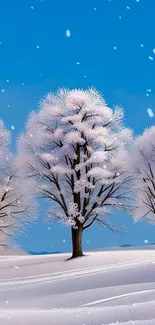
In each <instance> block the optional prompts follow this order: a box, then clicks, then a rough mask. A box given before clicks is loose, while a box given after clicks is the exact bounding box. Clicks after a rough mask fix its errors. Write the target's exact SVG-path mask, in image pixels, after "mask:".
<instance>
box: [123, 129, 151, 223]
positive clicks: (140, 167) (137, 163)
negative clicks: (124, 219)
mask: <svg viewBox="0 0 155 325" xmlns="http://www.w3.org/2000/svg"><path fill="white" fill-rule="evenodd" d="M129 169H130V170H131V171H132V172H133V189H134V194H135V198H136V204H135V210H134V219H135V221H139V220H142V219H144V218H146V219H147V220H148V221H149V222H151V223H155V126H152V127H151V128H148V129H146V130H145V131H144V133H143V135H141V136H139V137H138V138H137V139H136V140H135V142H134V145H133V150H132V154H131V158H130V167H129Z"/></svg>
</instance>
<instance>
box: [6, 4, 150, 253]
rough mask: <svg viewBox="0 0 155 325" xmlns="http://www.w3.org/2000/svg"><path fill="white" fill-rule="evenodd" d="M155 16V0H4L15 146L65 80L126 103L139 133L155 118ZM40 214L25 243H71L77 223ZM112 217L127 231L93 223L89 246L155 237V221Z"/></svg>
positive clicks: (37, 246)
mask: <svg viewBox="0 0 155 325" xmlns="http://www.w3.org/2000/svg"><path fill="white" fill-rule="evenodd" d="M127 6H129V7H130V9H127ZM31 7H33V8H34V9H32V8H31ZM94 8H96V10H94ZM119 16H121V19H119ZM154 17H155V1H154V0H139V3H138V2H137V1H136V0H111V1H109V0H85V1H83V0H74V1H73V0H42V1H41V0H0V42H1V43H0V117H1V118H2V119H3V120H4V122H5V123H6V126H7V128H9V129H11V126H12V125H13V126H14V127H15V130H14V131H12V137H13V147H14V146H15V139H16V137H17V135H18V134H19V133H20V131H21V130H22V129H23V127H24V123H25V120H26V118H27V115H28V112H29V111H30V110H31V109H36V108H37V107H38V105H39V100H40V98H41V97H42V96H44V95H45V94H46V93H47V92H48V91H56V89H57V88H58V87H67V88H75V87H76V88H78V87H80V88H84V89H86V88H87V87H91V86H94V87H96V88H97V89H98V90H99V91H101V92H102V94H103V95H104V97H105V99H106V101H107V102H108V104H109V105H111V106H112V105H114V104H120V105H122V106H123V107H124V109H125V123H126V125H127V126H128V127H131V128H133V129H134V132H135V135H137V134H139V133H141V132H142V131H143V129H144V128H145V127H147V126H150V125H152V124H153V123H154V118H150V117H149V116H148V114H147V108H152V110H154V104H155V55H154V54H153V51H152V50H153V48H155V25H154ZM67 29H69V30H70V31H71V37H70V38H67V37H66V34H65V32H66V30H67ZM141 44H144V47H143V48H142V47H141ZM37 46H39V48H37ZM114 46H116V47H117V49H116V50H114ZM148 56H152V57H154V60H152V61H151V60H149V59H148ZM77 62H80V64H79V65H77V64H76V63H77ZM6 80H9V82H7V81H6ZM147 88H151V90H152V92H151V93H150V96H149V97H147V96H146V89H147ZM41 219H42V216H41V215H40V217H39V220H38V222H37V223H36V224H35V225H33V226H31V227H28V232H27V237H25V236H20V237H19V242H18V244H19V246H20V247H21V248H23V249H25V250H27V251H29V250H31V251H32V250H35V251H40V250H48V251H49V250H50V251H51V250H53V251H68V250H70V248H71V243H70V229H69V228H65V227H64V226H62V225H60V224H54V225H51V226H50V229H48V227H49V225H47V224H46V223H44V222H42V221H41ZM113 221H116V222H117V223H121V224H122V223H123V224H124V225H125V226H126V227H127V232H126V234H124V235H114V234H112V233H111V232H110V231H108V230H106V229H104V228H101V227H99V226H96V225H94V226H92V227H91V228H90V229H89V230H87V231H86V232H85V234H84V249H94V248H102V247H104V246H115V245H121V244H126V243H128V244H132V245H143V244H144V240H145V239H147V240H148V241H149V243H151V242H155V226H151V225H148V224H147V223H145V222H143V223H138V224H136V225H135V224H134V222H133V220H132V218H131V217H129V216H127V215H126V214H124V213H122V212H118V213H117V214H116V215H115V217H114V220H113ZM144 245H145V244H144Z"/></svg>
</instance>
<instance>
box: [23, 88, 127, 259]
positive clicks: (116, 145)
mask: <svg viewBox="0 0 155 325" xmlns="http://www.w3.org/2000/svg"><path fill="white" fill-rule="evenodd" d="M122 120H123V111H122V109H120V108H119V107H116V108H115V110H114V111H113V110H112V109H111V108H109V107H108V106H107V104H106V103H105V101H104V99H103V98H102V96H101V95H100V94H99V93H98V92H97V91H96V90H94V89H89V90H87V91H83V90H76V89H75V90H71V91H70V90H65V89H62V90H59V91H58V92H57V93H56V94H53V93H49V94H48V95H47V96H46V97H45V99H43V100H42V102H41V104H40V110H39V111H38V112H32V113H31V114H30V116H29V119H28V122H27V124H26V132H25V133H24V134H22V135H21V136H20V139H19V146H18V151H19V165H20V168H21V170H22V171H23V175H24V176H25V177H28V178H32V179H33V180H35V183H36V185H35V191H37V192H38V194H39V196H40V198H45V199H49V200H50V201H51V203H52V202H53V204H52V205H51V208H50V209H49V211H48V221H49V222H51V221H52V220H56V219H58V220H60V222H63V223H64V224H66V225H68V226H70V227H71V230H72V244H73V254H72V257H77V256H82V255H83V252H82V232H83V230H85V229H87V228H88V227H89V226H91V225H92V224H93V222H94V221H96V222H98V223H99V224H100V225H103V226H104V227H107V228H109V229H111V230H113V231H119V227H116V228H115V227H113V226H112V225H111V224H110V223H109V222H108V221H107V220H106V215H107V214H109V213H110V211H111V209H110V210H109V208H121V207H122V208H124V209H128V208H129V204H128V201H127V199H128V191H129V188H128V183H129V181H130V176H128V175H127V174H126V173H124V171H125V162H126V159H127V147H128V145H129V143H130V141H131V138H132V132H131V131H130V130H129V129H127V128H125V127H124V126H123V124H122Z"/></svg>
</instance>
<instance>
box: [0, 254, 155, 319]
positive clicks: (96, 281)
mask: <svg viewBox="0 0 155 325" xmlns="http://www.w3.org/2000/svg"><path fill="white" fill-rule="evenodd" d="M69 256H70V254H59V255H43V256H28V255H25V256H24V255H23V256H4V255H3V256H1V257H0V324H1V325H6V324H11V325H12V324H13V325H27V324H28V325H34V324H35V325H105V324H106V325H107V324H108V325H109V324H110V325H155V250H153V249H150V250H149V249H148V250H146V249H145V250H142V249H140V250H136V249H135V250H133V249H132V250H130V249H127V250H126V249H122V250H115V251H100V252H90V253H86V256H84V257H82V258H78V259H74V260H67V258H68V257H69Z"/></svg>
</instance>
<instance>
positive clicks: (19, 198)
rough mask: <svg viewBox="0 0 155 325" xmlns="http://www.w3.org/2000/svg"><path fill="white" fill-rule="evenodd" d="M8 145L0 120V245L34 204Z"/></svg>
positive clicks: (29, 213) (20, 225)
mask: <svg viewBox="0 0 155 325" xmlns="http://www.w3.org/2000/svg"><path fill="white" fill-rule="evenodd" d="M9 145H10V132H9V131H7V130H6V129H5V127H4V124H3V122H2V121H0V245H8V237H9V236H13V235H14V233H15V231H16V230H21V229H22V223H23V222H27V221H28V218H29V217H30V215H31V216H32V215H33V208H34V206H35V204H34V202H33V201H32V199H31V196H30V195H29V193H28V191H27V184H28V182H25V183H23V182H22V184H21V181H20V177H19V175H18V171H17V166H16V161H15V160H16V159H15V157H14V156H13V154H12V153H11V152H10V150H9ZM29 220H31V218H29Z"/></svg>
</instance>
